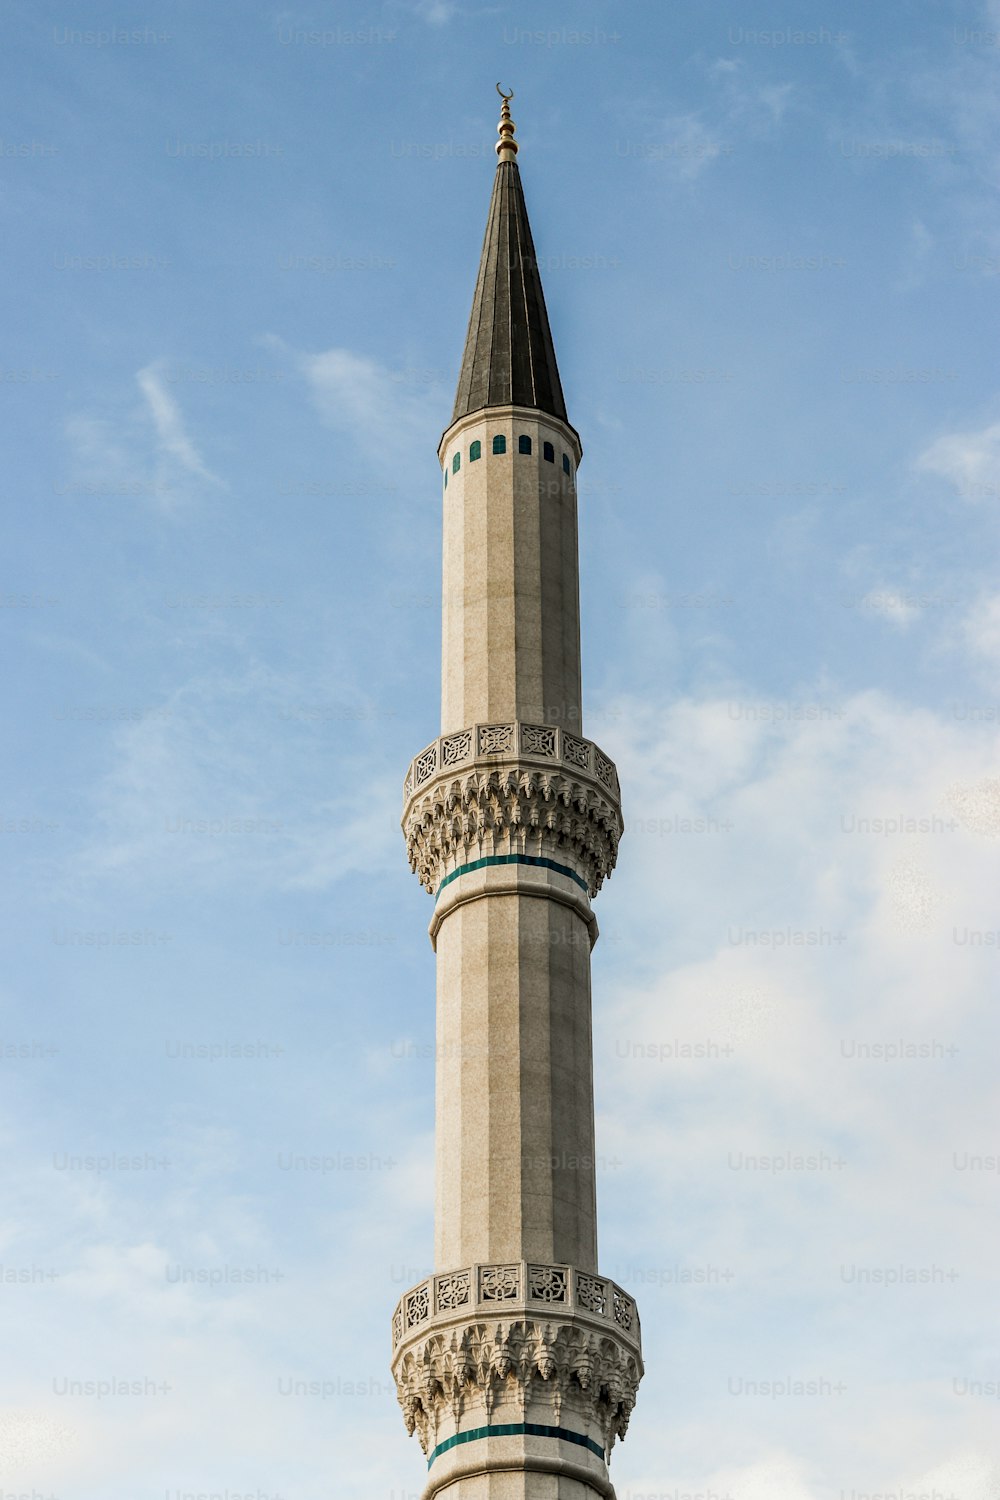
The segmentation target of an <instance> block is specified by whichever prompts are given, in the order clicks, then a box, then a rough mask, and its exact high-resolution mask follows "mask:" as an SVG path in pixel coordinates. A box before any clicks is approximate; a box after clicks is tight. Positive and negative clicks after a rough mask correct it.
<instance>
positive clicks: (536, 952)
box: [392, 85, 642, 1500]
mask: <svg viewBox="0 0 1000 1500" xmlns="http://www.w3.org/2000/svg"><path fill="white" fill-rule="evenodd" d="M497 88H498V91H499V85H497ZM511 97H513V96H512V95H508V96H504V103H503V108H502V113H501V120H500V126H499V135H500V141H499V143H498V145H497V148H496V149H497V155H498V157H499V162H498V165H497V172H496V179H495V181H494V184H493V197H492V200H491V202H490V211H489V220H488V222H487V226H486V237H485V239H484V241H483V251H482V258H481V260H480V264H479V276H478V279H477V282H476V291H475V296H474V298H473V303H472V316H471V317H470V319H469V330H468V335H467V337H466V341H465V352H464V355H463V358H462V370H461V375H460V376H459V382H458V393H457V396H456V398H455V409H454V412H453V413H452V421H451V425H450V426H449V427H448V429H447V431H446V432H445V434H444V436H443V437H442V439H441V444H440V447H439V449H438V456H439V458H440V460H441V465H442V469H443V483H444V578H443V587H444V607H443V640H442V672H441V734H440V736H439V737H438V738H437V739H436V740H435V741H434V743H433V744H431V745H428V747H427V748H426V750H422V751H421V753H420V754H419V755H418V756H417V757H416V758H415V760H414V761H413V762H412V764H411V766H410V769H409V771H408V773H407V776H406V782H405V786H404V811H403V830H404V833H405V835H406V842H407V848H408V851H409V856H410V864H411V866H412V868H413V869H414V871H415V872H416V873H417V875H418V876H419V877H420V880H421V882H422V884H423V885H424V886H426V888H427V890H428V891H430V892H431V894H432V895H433V896H434V897H435V905H434V915H433V917H432V919H431V924H430V937H431V942H432V944H433V946H434V949H435V952H436V955H437V1046H436V1057H437V1083H436V1176H437V1194H436V1213H435V1241H436V1244H435V1274H434V1275H433V1276H430V1277H428V1278H427V1279H426V1280H425V1281H422V1282H421V1283H420V1284H419V1285H418V1286H415V1287H413V1288H411V1290H409V1291H408V1292H406V1293H405V1295H404V1296H403V1297H402V1299H401V1300H400V1302H399V1305H398V1306H397V1308H396V1311H395V1315H394V1317H393V1328H392V1347H393V1357H392V1370H393V1375H394V1377H395V1381H396V1388H397V1392H398V1395H399V1401H400V1405H401V1406H402V1408H403V1415H404V1417H405V1419H406V1425H407V1428H408V1430H409V1431H410V1432H411V1433H412V1432H413V1431H414V1430H416V1431H417V1433H418V1434H419V1438H420V1443H421V1446H422V1447H423V1450H424V1453H425V1455H426V1457H427V1464H428V1481H427V1486H426V1489H425V1490H424V1500H434V1497H440V1500H501V1497H502V1500H522V1497H525V1500H527V1497H531V1500H570V1497H572V1500H592V1497H594V1496H602V1497H613V1496H614V1489H613V1488H612V1485H611V1482H610V1480H609V1478H608V1467H607V1463H608V1457H609V1455H610V1452H611V1447H612V1445H613V1443H614V1441H615V1438H616V1437H623V1436H624V1435H625V1429H626V1427H627V1426H628V1420H629V1415H630V1413H631V1411H632V1406H633V1404H634V1401H635V1393H636V1387H637V1385H638V1383H639V1380H640V1378H641V1376H642V1356H641V1352H640V1344H639V1317H638V1313H637V1311H636V1307H635V1303H634V1302H633V1300H632V1298H631V1297H629V1296H627V1295H626V1293H625V1292H623V1291H622V1289H621V1288H620V1287H618V1286H616V1285H615V1284H614V1283H613V1282H612V1281H609V1280H608V1278H607V1277H606V1276H602V1275H601V1274H600V1271H599V1269H598V1263H597V1201H596V1191H595V1175H594V1168H595V1156H594V1088H593V1059H592V1046H591V1008H590V951H591V948H592V947H593V945H594V943H595V941H596V940H597V923H596V921H595V918H594V915H593V912H592V910H591V904H590V903H591V899H592V897H594V896H596V894H597V892H598V891H599V889H600V887H601V883H602V881H603V880H604V877H605V876H606V875H608V874H609V873H610V872H611V870H612V869H613V867H614V864H615V858H616V854H617V848H618V839H619V836H620V834H621V831H622V822H621V810H620V803H619V792H618V776H617V773H616V771H615V767H614V765H613V763H612V762H611V761H610V760H609V759H608V757H607V756H606V755H605V754H604V753H603V752H602V751H601V750H600V749H599V748H598V747H597V746H596V745H595V744H594V743H593V742H592V741H591V740H588V739H585V738H584V736H583V734H582V724H581V707H580V705H581V685H580V608H579V566H578V558H577V508H576V472H577V466H578V464H579V462H580V457H581V451H582V450H581V446H580V439H579V437H578V435H577V433H576V431H575V430H574V428H572V427H571V426H570V424H569V421H568V419H567V415H566V407H565V403H564V401H563V394H562V386H561V384H560V381H559V371H558V368H557V366H556V356H555V349H554V347H553V343H552V335H551V333H550V331H549V322H548V316H547V314H546V311H545V300H544V297H543V295H542V284H541V279H540V276H539V272H538V266H537V264H536V261H535V252H534V246H533V244H532V240H531V230H530V228H529V227H528V216H527V211H526V209H525V205H524V195H523V193H522V190H521V182H520V174H519V170H518V166H517V161H516V155H517V149H518V147H517V142H516V141H515V139H514V123H513V121H512V120H511V117H510V107H509V103H508V100H509V98H511Z"/></svg>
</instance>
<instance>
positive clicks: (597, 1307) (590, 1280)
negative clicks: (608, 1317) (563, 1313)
mask: <svg viewBox="0 0 1000 1500" xmlns="http://www.w3.org/2000/svg"><path fill="white" fill-rule="evenodd" d="M576 1300H577V1302H579V1304H580V1306H581V1307H585V1308H587V1309H588V1311H589V1312H594V1313H601V1314H602V1315H603V1314H604V1313H606V1312H607V1308H608V1289H607V1287H606V1286H605V1284H604V1282H603V1281H601V1280H600V1279H599V1278H598V1277H596V1276H577V1278H576Z"/></svg>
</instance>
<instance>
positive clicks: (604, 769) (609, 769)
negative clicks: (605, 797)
mask: <svg viewBox="0 0 1000 1500" xmlns="http://www.w3.org/2000/svg"><path fill="white" fill-rule="evenodd" d="M594 762H595V765H596V768H597V779H598V781H600V782H601V783H602V784H603V785H604V786H606V787H607V788H608V790H609V791H612V792H613V791H614V789H615V768H614V763H613V762H612V761H610V760H608V757H607V756H606V755H602V754H601V752H600V750H597V751H596V752H595V754H594Z"/></svg>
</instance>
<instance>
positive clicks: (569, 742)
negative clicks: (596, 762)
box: [562, 733, 590, 771]
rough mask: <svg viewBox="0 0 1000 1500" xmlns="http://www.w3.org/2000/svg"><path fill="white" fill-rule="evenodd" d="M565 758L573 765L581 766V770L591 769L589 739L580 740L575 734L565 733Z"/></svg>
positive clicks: (563, 739)
mask: <svg viewBox="0 0 1000 1500" xmlns="http://www.w3.org/2000/svg"><path fill="white" fill-rule="evenodd" d="M562 753H563V760H565V761H567V762H568V763H569V764H570V765H571V766H579V767H580V770H581V771H589V770H590V743H589V741H587V740H578V739H577V737H576V735H575V734H565V733H564V734H563V737H562Z"/></svg>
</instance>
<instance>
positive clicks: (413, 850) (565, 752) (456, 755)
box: [402, 723, 623, 896]
mask: <svg viewBox="0 0 1000 1500" xmlns="http://www.w3.org/2000/svg"><path fill="white" fill-rule="evenodd" d="M403 795H404V799H405V802H404V810H403V820H402V821H403V832H404V834H405V836H406V845H407V852H408V854H409V857H410V867H411V869H412V870H414V871H415V872H416V874H417V875H418V876H419V878H420V882H421V884H422V885H424V886H425V887H426V888H427V890H429V891H431V892H434V891H436V890H437V889H438V887H439V885H440V882H441V880H442V879H443V878H444V877H445V876H446V875H448V874H450V873H451V872H452V871H453V870H455V869H456V868H458V867H459V866H461V865H463V864H465V863H468V862H469V861H471V860H475V859H480V858H484V857H490V856H495V855H507V854H527V855H531V856H535V857H540V858H551V859H554V860H557V861H558V860H559V859H560V858H561V859H562V860H563V861H564V862H565V861H567V859H568V860H569V861H570V862H571V863H572V864H573V866H574V867H575V868H576V869H577V870H578V871H579V874H580V875H581V877H582V878H583V879H584V880H585V881H586V883H587V887H588V890H589V892H590V894H591V895H592V896H596V894H597V892H598V891H599V890H600V888H601V885H602V883H603V881H604V879H605V877H606V876H607V875H610V873H611V871H612V870H613V869H614V867H615V862H616V860H617V857H618V840H619V838H620V837H621V833H622V828H623V824H622V816H621V805H620V801H619V788H618V773H617V771H616V770H615V766H614V762H613V761H611V760H609V758H608V757H607V756H606V755H605V754H604V753H603V751H601V750H600V749H599V748H598V747H597V745H595V744H594V743H593V741H592V740H585V739H581V738H580V736H579V735H575V734H571V733H570V732H569V731H568V730H565V729H561V728H559V727H558V726H557V725H551V724H524V723H502V724H474V725H472V726H471V728H469V729H463V730H459V731H458V732H457V733H455V734H449V735H442V736H441V737H440V739H437V740H435V741H434V742H433V744H431V745H428V746H427V748H426V750H423V751H421V753H420V754H419V755H418V756H416V757H415V758H414V760H413V761H412V762H411V764H410V768H409V771H408V772H407V776H406V781H405V783H404V788H403Z"/></svg>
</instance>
